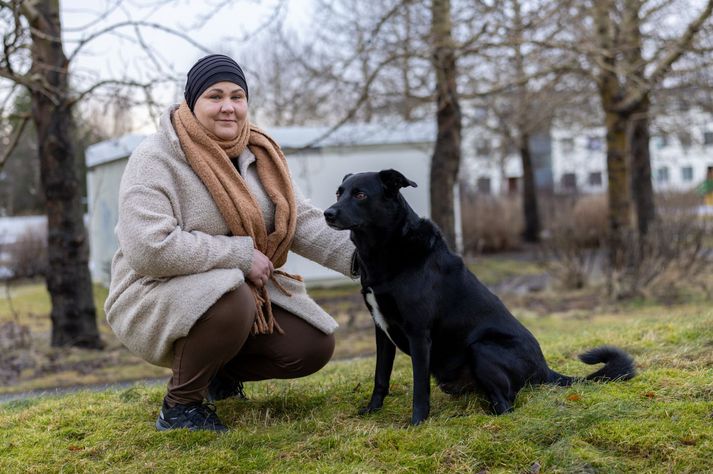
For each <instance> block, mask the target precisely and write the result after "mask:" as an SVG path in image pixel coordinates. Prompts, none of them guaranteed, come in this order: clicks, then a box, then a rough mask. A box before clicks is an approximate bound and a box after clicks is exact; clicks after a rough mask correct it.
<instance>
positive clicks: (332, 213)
mask: <svg viewBox="0 0 713 474" xmlns="http://www.w3.org/2000/svg"><path fill="white" fill-rule="evenodd" d="M336 218H337V210H336V209H332V208H331V207H330V208H329V209H327V210H326V211H324V219H325V220H326V221H327V222H334V220H335V219H336Z"/></svg>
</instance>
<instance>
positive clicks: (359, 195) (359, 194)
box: [354, 192, 366, 201]
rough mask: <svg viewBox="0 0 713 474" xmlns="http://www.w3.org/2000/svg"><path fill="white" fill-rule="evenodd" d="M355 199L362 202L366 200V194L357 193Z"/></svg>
mask: <svg viewBox="0 0 713 474" xmlns="http://www.w3.org/2000/svg"><path fill="white" fill-rule="evenodd" d="M354 199H358V200H359V201H361V200H362V199H366V194H364V193H362V192H359V193H356V194H354Z"/></svg>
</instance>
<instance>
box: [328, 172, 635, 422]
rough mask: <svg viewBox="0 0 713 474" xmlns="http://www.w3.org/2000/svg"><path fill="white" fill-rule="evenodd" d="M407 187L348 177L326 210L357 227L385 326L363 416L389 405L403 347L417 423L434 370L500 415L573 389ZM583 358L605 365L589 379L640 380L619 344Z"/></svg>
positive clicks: (394, 180) (386, 177)
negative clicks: (519, 402) (546, 389)
mask: <svg viewBox="0 0 713 474" xmlns="http://www.w3.org/2000/svg"><path fill="white" fill-rule="evenodd" d="M406 186H413V187H416V183H414V182H413V181H410V180H408V179H407V178H406V177H404V176H403V175H402V174H401V173H399V172H398V171H395V170H384V171H380V172H378V173H358V174H353V175H347V176H345V177H344V180H343V182H342V184H341V186H339V189H338V190H337V202H336V203H335V204H334V205H333V206H331V207H330V208H329V209H327V210H326V211H324V217H325V219H326V220H327V223H328V224H329V225H330V226H331V227H333V228H335V229H345V230H346V229H348V230H350V231H351V240H352V241H353V242H354V244H355V245H356V248H357V254H358V263H359V266H360V271H361V285H362V294H363V295H364V300H365V301H366V305H367V307H368V308H369V311H370V312H371V315H372V317H373V318H374V322H375V323H376V370H375V376H374V391H373V394H372V396H371V400H370V401H369V404H368V405H367V406H366V407H365V408H364V409H362V410H361V413H369V412H372V411H375V410H378V409H379V408H381V406H382V405H383V402H384V397H385V396H386V395H387V394H388V391H389V379H390V378H391V369H392V367H393V361H394V356H395V352H396V347H398V348H399V349H401V350H402V351H403V352H405V353H406V354H409V355H410V356H411V360H412V364H413V384H414V388H413V412H412V417H411V423H413V424H418V423H420V422H422V421H423V420H424V419H426V417H427V416H428V413H429V409H430V376H429V374H433V376H434V377H435V378H436V380H437V381H438V384H439V386H440V388H441V389H442V390H444V391H445V392H447V393H463V392H467V391H472V390H479V391H480V392H482V393H483V394H484V395H485V396H486V397H487V398H488V400H489V401H490V405H491V407H492V409H493V411H494V412H495V413H496V414H502V413H506V412H508V411H511V410H512V408H513V403H514V401H515V396H516V395H517V393H518V392H519V391H520V389H522V387H523V386H525V385H526V384H542V383H550V384H556V385H563V386H566V385H570V384H572V383H573V382H574V381H575V380H576V379H575V378H572V377H567V376H565V375H562V374H559V373H557V372H555V371H553V370H551V369H550V368H549V367H548V366H547V363H546V362H545V357H544V356H543V354H542V351H541V350H540V345H539V344H538V343H537V340H536V339H535V337H534V336H533V335H532V334H531V333H530V331H528V330H527V329H526V328H525V327H524V326H523V325H522V324H520V322H519V321H518V320H517V319H515V317H514V316H513V315H512V314H510V312H509V311H508V310H507V308H506V307H505V305H503V303H502V302H501V301H500V300H499V299H498V297H497V296H495V295H494V294H492V293H491V292H490V291H489V290H488V289H487V288H486V287H485V286H484V285H483V284H482V283H481V282H480V281H479V280H478V279H477V278H476V277H475V275H473V274H472V273H470V271H468V269H467V268H466V266H465V265H464V264H463V260H462V259H461V258H460V257H459V256H457V255H455V254H454V253H452V252H451V251H450V250H449V249H448V247H447V245H446V243H445V241H444V240H443V237H442V235H441V233H440V231H439V230H438V228H437V227H436V226H435V225H434V224H433V223H432V222H431V221H429V220H427V219H422V218H419V217H418V216H417V215H416V213H415V212H414V211H413V210H412V209H411V207H410V206H409V205H408V203H407V202H406V200H405V199H404V198H403V196H402V195H401V193H400V191H399V190H400V188H403V187H406ZM579 358H580V359H581V360H582V361H583V362H585V363H587V364H597V363H601V362H604V363H605V365H604V367H602V368H601V369H599V370H598V371H596V372H594V373H593V374H591V375H589V376H587V377H586V379H588V380H601V381H605V380H615V379H621V380H626V379H630V378H631V377H633V376H634V374H635V370H634V364H633V360H632V358H631V357H630V356H628V355H627V354H626V353H625V352H624V351H622V350H621V349H618V348H615V347H610V346H602V347H598V348H596V349H592V350H590V351H589V352H586V353H585V354H582V355H580V357H579Z"/></svg>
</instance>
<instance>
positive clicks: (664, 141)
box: [654, 135, 668, 150]
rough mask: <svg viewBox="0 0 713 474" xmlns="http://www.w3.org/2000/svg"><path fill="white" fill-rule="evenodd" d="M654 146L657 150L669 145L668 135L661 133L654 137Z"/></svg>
mask: <svg viewBox="0 0 713 474" xmlns="http://www.w3.org/2000/svg"><path fill="white" fill-rule="evenodd" d="M654 146H655V147H656V149H657V150H660V149H662V148H666V147H667V146H668V135H659V136H656V137H654Z"/></svg>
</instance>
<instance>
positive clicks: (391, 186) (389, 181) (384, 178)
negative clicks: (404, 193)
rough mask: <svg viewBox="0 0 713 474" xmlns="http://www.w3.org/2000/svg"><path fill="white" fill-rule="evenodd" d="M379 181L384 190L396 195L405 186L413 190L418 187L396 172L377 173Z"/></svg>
mask: <svg viewBox="0 0 713 474" xmlns="http://www.w3.org/2000/svg"><path fill="white" fill-rule="evenodd" d="M379 179H380V180H381V182H382V183H384V188H386V189H387V190H388V191H390V192H393V193H396V192H398V190H399V189H401V188H405V187H407V186H413V187H414V188H417V187H418V185H417V184H416V183H414V182H413V181H411V180H410V179H408V178H407V177H406V176H404V175H402V174H401V173H399V172H398V171H396V170H381V171H379Z"/></svg>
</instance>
